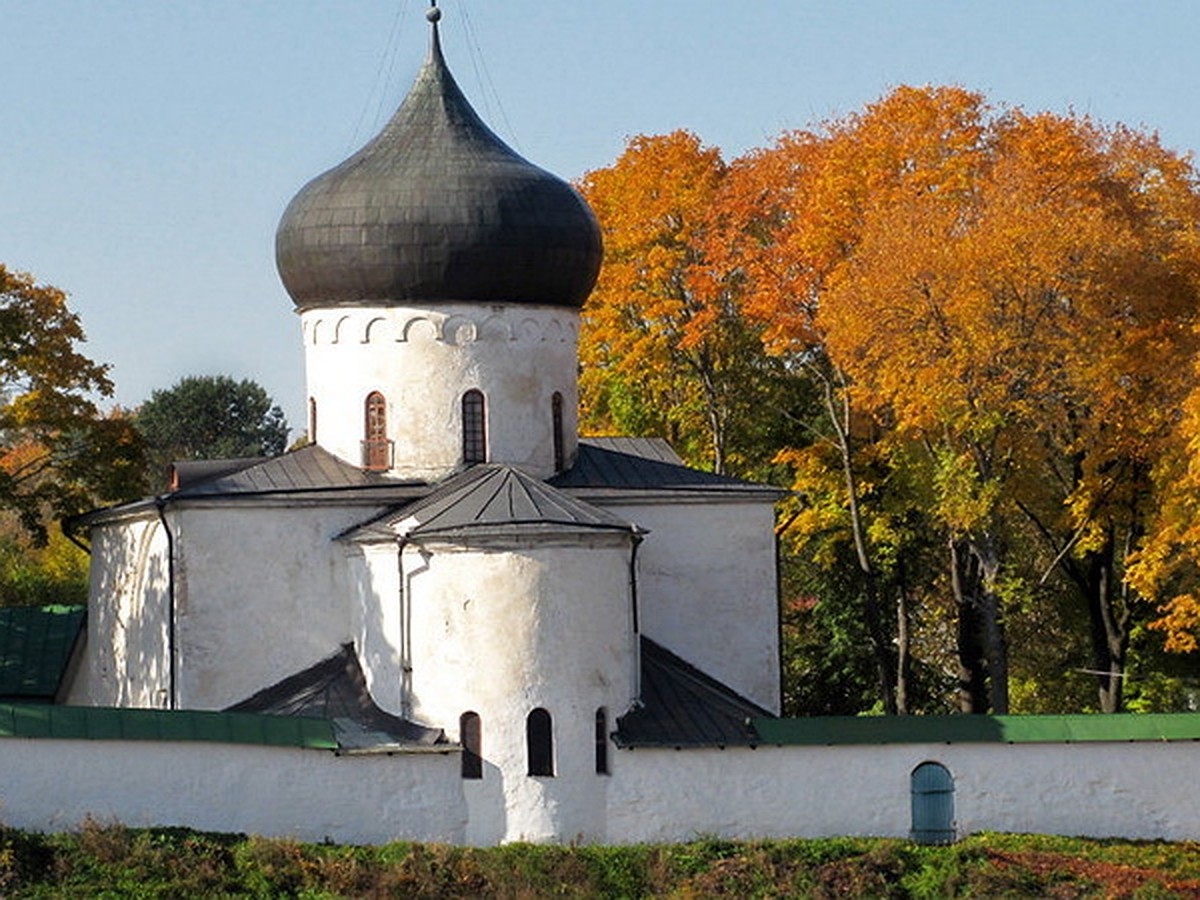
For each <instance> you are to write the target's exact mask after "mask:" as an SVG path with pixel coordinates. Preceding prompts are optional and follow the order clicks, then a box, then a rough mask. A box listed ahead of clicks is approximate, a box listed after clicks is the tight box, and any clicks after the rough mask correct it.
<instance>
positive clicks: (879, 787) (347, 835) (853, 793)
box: [0, 732, 1200, 844]
mask: <svg viewBox="0 0 1200 900" xmlns="http://www.w3.org/2000/svg"><path fill="white" fill-rule="evenodd" d="M485 741H486V732H485ZM485 753H486V743H485ZM1195 755H1196V750H1195V744H1194V743H1193V742H1190V741H1177V742H1158V743H1155V742H1136V743H1135V742H1121V743H1086V744H1016V745H1009V744H1003V743H994V744H992V743H989V744H887V745H875V746H833V747H828V746H823V747H760V748H758V749H756V750H751V749H749V748H736V749H728V750H717V749H711V750H684V751H677V750H673V749H646V748H642V749H637V750H633V751H619V752H614V754H613V773H612V775H611V776H607V777H606V776H592V777H593V778H595V779H597V780H598V781H600V782H603V784H604V790H603V791H600V792H598V793H597V794H596V795H595V796H593V797H589V798H587V801H588V802H594V803H597V804H599V806H600V809H599V810H598V811H596V812H595V813H594V815H595V816H596V819H595V821H596V822H597V823H599V824H601V825H602V827H599V828H598V829H597V830H595V831H588V832H583V833H581V832H579V831H577V830H574V825H575V824H576V821H574V820H571V821H569V820H567V819H566V818H565V817H563V816H561V815H560V814H559V811H558V810H557V809H556V807H557V806H558V804H560V803H561V802H562V798H561V797H558V796H556V795H555V793H554V791H553V788H554V787H556V786H557V785H556V784H555V782H557V781H558V779H549V780H545V779H529V778H526V779H525V781H526V782H527V783H529V784H530V785H532V786H533V787H535V788H540V789H543V793H542V797H541V799H542V800H543V801H544V802H545V803H546V805H547V807H548V810H549V812H548V815H549V816H550V818H549V819H547V824H556V825H557V830H555V831H554V832H553V833H544V834H541V835H539V836H538V837H539V839H543V840H555V841H558V842H562V843H567V842H570V841H573V840H576V839H579V838H583V839H585V840H589V841H598V842H605V843H611V844H630V843H639V842H666V841H671V842H675V841H686V840H692V839H695V838H696V837H697V836H700V835H714V836H718V837H726V838H760V837H829V836H837V835H863V836H881V837H901V838H902V837H906V836H907V835H908V832H909V828H910V825H911V822H910V817H911V812H910V809H911V807H910V794H909V790H910V787H909V776H910V774H911V772H912V770H913V769H914V768H916V766H918V765H919V764H921V763H922V762H926V761H935V762H939V763H941V764H942V765H944V766H946V767H947V768H948V769H949V771H950V773H951V775H952V777H953V779H954V804H955V811H956V825H957V830H958V833H959V835H960V836H964V835H966V834H970V833H974V832H978V831H985V830H986V831H1008V832H1031V833H1044V834H1064V835H1083V836H1092V837H1125V838H1140V839H1166V840H1195V839H1196V838H1197V837H1198V836H1200V782H1198V781H1197V779H1196V778H1195V777H1194V774H1195ZM561 761H562V756H561V753H560V762H561ZM0 772H2V773H3V774H2V775H0V804H2V806H3V809H4V822H5V824H6V825H8V826H11V827H16V828H24V829H32V830H38V831H48V832H54V831H64V830H69V829H72V828H75V827H77V826H78V825H79V823H80V822H82V821H83V819H84V818H85V817H87V816H91V817H92V818H94V819H97V820H98V821H101V822H114V821H119V822H123V823H125V824H127V825H131V826H150V825H180V826H189V827H192V828H199V829H204V830H211V831H225V832H244V833H254V834H262V835H268V836H277V837H293V838H298V839H301V840H308V841H320V840H325V839H329V840H333V841H338V842H352V843H383V842H386V841H393V840H400V839H404V840H424V841H441V842H450V843H472V844H492V843H497V842H499V841H500V840H503V839H509V840H513V839H518V838H519V837H520V835H519V834H497V833H495V832H494V831H493V832H491V833H484V830H483V829H482V828H481V822H482V819H483V818H486V817H487V816H491V818H492V819H499V820H501V821H503V819H504V816H505V813H504V811H503V810H500V811H498V812H497V811H495V810H490V811H489V810H487V809H484V808H483V807H484V806H486V805H488V804H493V803H495V802H500V803H503V802H504V801H505V799H506V796H507V795H506V794H505V793H504V792H502V791H499V790H497V788H498V787H499V786H500V785H499V783H498V782H493V783H491V785H490V787H491V789H492V793H491V794H490V795H487V796H482V795H481V796H479V797H476V798H474V799H473V798H472V796H471V795H472V793H475V792H478V791H479V790H482V789H487V788H489V781H488V775H489V774H495V773H494V772H492V770H490V769H489V771H488V772H487V773H485V778H484V780H483V781H480V782H467V781H462V780H461V779H460V777H459V761H458V755H457V754H455V753H449V754H438V753H432V754H399V755H394V756H393V755H382V754H381V755H373V756H351V757H339V756H335V755H334V754H332V753H330V752H328V751H319V750H299V749H290V748H272V747H258V746H245V745H229V744H212V743H193V742H178V743H173V742H152V741H128V742H121V741H104V740H78V741H70V740H57V739H37V740H27V739H20V738H5V739H0ZM64 772H86V773H87V777H84V778H64V777H63V773H64ZM547 787H549V788H550V790H545V789H546V788H547ZM509 815H510V816H511V815H512V812H510V813H509ZM468 816H469V817H470V821H468ZM477 820H479V821H477ZM551 820H552V821H551Z"/></svg>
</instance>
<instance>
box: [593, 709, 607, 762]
mask: <svg viewBox="0 0 1200 900" xmlns="http://www.w3.org/2000/svg"><path fill="white" fill-rule="evenodd" d="M596 774H597V775H607V774H608V710H606V709H605V708H604V707H603V706H602V707H600V708H599V709H598V710H596Z"/></svg>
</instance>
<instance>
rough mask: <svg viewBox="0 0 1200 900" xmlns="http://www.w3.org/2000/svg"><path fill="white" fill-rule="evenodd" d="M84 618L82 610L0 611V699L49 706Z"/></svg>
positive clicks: (32, 608)
mask: <svg viewBox="0 0 1200 900" xmlns="http://www.w3.org/2000/svg"><path fill="white" fill-rule="evenodd" d="M85 616H86V607H83V606H9V607H3V608H0V699H3V700H9V701H11V700H20V701H39V702H44V703H52V702H53V701H54V698H55V696H56V695H57V694H58V690H59V688H60V687H61V686H62V683H63V677H64V675H65V674H66V671H67V666H68V664H69V663H70V661H71V654H72V652H73V651H74V649H75V645H76V642H77V641H78V640H79V636H80V634H81V633H82V631H83V622H84V618H85Z"/></svg>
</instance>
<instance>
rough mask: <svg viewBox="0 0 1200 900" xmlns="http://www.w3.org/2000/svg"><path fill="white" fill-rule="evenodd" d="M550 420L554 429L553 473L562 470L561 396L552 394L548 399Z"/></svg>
mask: <svg viewBox="0 0 1200 900" xmlns="http://www.w3.org/2000/svg"><path fill="white" fill-rule="evenodd" d="M550 418H551V419H552V421H553V429H554V471H555V472H561V471H562V470H563V399H562V394H560V393H559V392H558V391H555V392H554V396H553V397H551V398H550Z"/></svg>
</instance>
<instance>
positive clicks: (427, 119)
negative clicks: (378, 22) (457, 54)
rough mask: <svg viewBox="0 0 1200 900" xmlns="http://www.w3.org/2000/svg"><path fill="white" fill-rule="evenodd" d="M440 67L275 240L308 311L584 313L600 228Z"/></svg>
mask: <svg viewBox="0 0 1200 900" xmlns="http://www.w3.org/2000/svg"><path fill="white" fill-rule="evenodd" d="M431 21H434V23H435V24H434V28H433V36H432V42H431V44H430V51H429V57H428V59H427V60H426V61H425V64H424V66H423V67H422V68H421V71H420V73H419V74H418V75H417V79H416V82H415V83H414V84H413V86H412V89H411V90H410V91H409V93H408V96H407V97H406V98H405V99H404V102H403V104H401V106H400V109H399V110H397V111H396V114H395V115H394V116H392V119H391V121H389V122H388V123H387V125H386V126H385V127H384V129H383V131H381V132H380V133H379V134H378V135H377V136H376V137H375V138H374V139H373V140H371V141H370V143H368V144H367V145H366V146H365V147H363V148H362V149H361V150H359V151H358V152H357V153H355V154H354V155H353V156H351V157H350V158H349V159H347V160H346V161H345V162H343V163H342V164H341V165H339V166H337V167H336V168H333V169H331V170H329V171H328V172H326V173H325V174H324V175H320V176H318V177H317V178H314V179H313V180H312V181H310V182H309V183H308V184H307V185H305V186H304V187H303V188H301V190H300V192H299V193H298V194H297V195H296V196H295V197H294V198H293V199H292V202H291V203H290V204H288V207H287V209H286V210H285V211H284V213H283V218H282V219H281V220H280V223H279V230H278V232H277V233H276V235H275V257H276V264H277V265H278V267H279V274H280V276H281V277H282V279H283V284H284V287H286V288H287V291H288V293H289V294H291V296H292V300H293V301H294V302H295V304H296V306H297V307H299V308H300V309H306V308H311V307H318V306H335V305H351V304H358V303H380V302H383V303H387V302H405V301H431V300H433V301H436V300H466V301H481V302H489V303H512V302H517V303H545V304H552V305H557V306H574V307H579V306H582V305H583V301H584V300H585V299H587V295H588V293H589V292H590V291H591V289H592V286H593V285H594V284H595V282H596V276H597V274H598V273H599V270H600V256H601V241H600V229H599V226H598V225H597V224H596V219H595V217H594V216H593V215H592V212H591V210H590V209H589V208H588V206H587V204H586V203H585V202H584V201H583V199H582V198H581V197H580V196H579V195H578V194H577V193H576V192H575V191H574V190H573V189H572V188H571V186H570V185H569V184H567V183H566V182H565V181H563V180H561V179H559V178H557V177H555V176H554V175H551V174H550V173H548V172H546V171H544V170H542V169H539V168H538V167H537V166H535V165H533V164H532V163H530V162H528V161H526V160H525V159H523V158H522V157H520V156H519V155H518V154H517V153H516V152H514V151H513V150H512V149H510V148H509V147H508V146H507V145H506V144H505V143H504V142H503V141H501V140H500V138H498V137H497V136H496V135H495V134H493V133H492V131H491V130H490V129H489V128H488V127H487V126H486V125H485V124H484V123H483V121H482V120H481V119H480V118H479V116H478V115H477V114H476V113H475V111H474V110H473V109H472V108H471V106H470V104H469V103H468V102H467V99H466V98H465V97H464V96H463V94H462V91H461V90H459V88H458V85H457V84H455V82H454V78H453V77H452V76H451V75H450V71H449V70H448V69H447V68H446V62H445V59H444V58H443V57H442V50H441V44H440V41H439V39H438V32H437V25H436V20H432V19H431Z"/></svg>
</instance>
